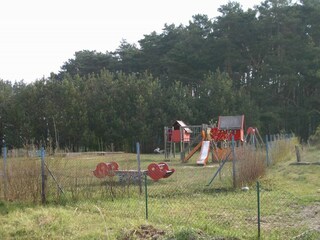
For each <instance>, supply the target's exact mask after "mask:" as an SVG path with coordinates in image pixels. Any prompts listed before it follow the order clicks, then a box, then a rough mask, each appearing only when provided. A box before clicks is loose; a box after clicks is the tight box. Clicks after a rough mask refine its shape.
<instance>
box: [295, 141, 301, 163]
mask: <svg viewBox="0 0 320 240" xmlns="http://www.w3.org/2000/svg"><path fill="white" fill-rule="evenodd" d="M294 148H295V149H296V156H297V162H301V156H300V150H299V147H298V146H297V145H296V146H294Z"/></svg>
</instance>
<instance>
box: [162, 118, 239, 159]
mask: <svg viewBox="0 0 320 240" xmlns="http://www.w3.org/2000/svg"><path fill="white" fill-rule="evenodd" d="M243 129H244V115H238V116H219V119H218V123H217V124H216V125H214V126H210V125H206V124H202V125H195V126H192V125H190V126H188V125H186V124H185V123H184V122H183V121H181V120H177V121H176V122H175V123H174V124H173V126H172V127H171V128H169V127H165V131H164V136H165V148H164V151H165V158H169V156H170V155H173V157H175V152H176V147H175V146H176V143H180V159H181V161H182V162H187V161H189V159H190V158H191V157H192V156H193V155H194V154H195V153H196V152H197V151H199V149H200V156H199V158H198V159H197V164H198V165H206V164H207V162H208V160H209V155H210V152H211V153H212V160H213V161H219V162H220V161H221V159H224V158H225V157H226V155H228V152H229V151H230V145H231V140H232V139H233V140H234V141H235V142H236V144H240V143H243V142H244V141H245V138H244V130H243Z"/></svg>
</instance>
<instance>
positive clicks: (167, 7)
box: [0, 0, 261, 83]
mask: <svg viewBox="0 0 320 240" xmlns="http://www.w3.org/2000/svg"><path fill="white" fill-rule="evenodd" d="M238 2H239V3H240V4H241V5H242V7H243V9H244V10H246V9H247V8H248V7H250V8H252V7H253V6H254V5H257V4H260V2H261V1H260V0H238ZM227 3H228V0H161V1H154V0H90V1H89V0H51V1H46V0H3V1H1V2H0V79H3V80H9V81H11V82H14V81H20V80H24V82H25V83H30V82H32V81H35V80H36V79H40V78H42V77H48V76H49V75H50V73H51V72H55V73H58V71H59V70H60V67H61V66H62V65H63V63H64V62H66V61H67V60H68V59H70V58H73V57H74V53H75V52H76V51H81V50H96V51H98V52H103V53H105V52H106V51H114V50H116V49H117V47H118V46H119V45H120V42H121V40H122V39H125V40H126V41H127V42H128V43H137V41H138V40H140V39H143V38H144V34H150V33H151V32H152V31H156V32H157V33H161V32H162V29H163V26H164V24H165V23H167V24H171V23H174V24H176V25H179V24H183V25H188V22H189V20H192V16H193V15H195V14H206V15H208V17H209V18H214V17H216V16H218V12H217V9H218V8H219V7H220V6H221V5H224V4H227Z"/></svg>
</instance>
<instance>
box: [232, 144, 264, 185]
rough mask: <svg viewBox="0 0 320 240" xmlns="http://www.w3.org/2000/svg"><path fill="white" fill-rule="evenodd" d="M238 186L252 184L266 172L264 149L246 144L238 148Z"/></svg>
mask: <svg viewBox="0 0 320 240" xmlns="http://www.w3.org/2000/svg"><path fill="white" fill-rule="evenodd" d="M236 158H237V165H236V176H237V186H238V187H242V186H247V185H251V184H253V183H254V182H256V181H257V179H259V178H260V177H262V176H264V175H265V173H266V164H265V159H266V154H265V151H264V149H262V148H255V147H253V146H250V145H244V146H242V147H240V148H239V149H237V153H236Z"/></svg>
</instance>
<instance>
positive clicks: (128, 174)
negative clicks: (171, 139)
mask: <svg viewBox="0 0 320 240" xmlns="http://www.w3.org/2000/svg"><path fill="white" fill-rule="evenodd" d="M174 172H175V170H174V169H173V168H172V169H169V166H168V164H166V163H164V162H161V163H151V164H149V166H148V170H143V171H140V172H139V171H137V170H119V164H118V163H117V162H108V163H105V162H101V163H98V165H97V166H96V169H95V170H94V171H93V175H94V176H96V177H97V178H105V177H114V176H118V177H119V180H120V181H121V180H123V179H138V178H139V176H140V177H141V176H142V175H143V174H146V175H147V176H149V177H150V178H151V179H152V180H154V181H158V180H159V179H161V178H168V177H170V176H171V175H172V174H173V173H174Z"/></svg>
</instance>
